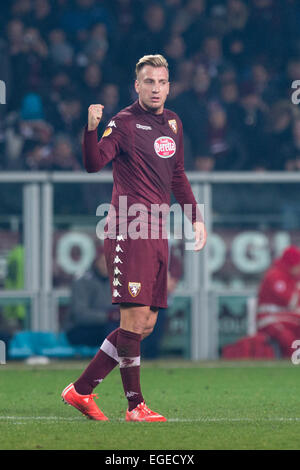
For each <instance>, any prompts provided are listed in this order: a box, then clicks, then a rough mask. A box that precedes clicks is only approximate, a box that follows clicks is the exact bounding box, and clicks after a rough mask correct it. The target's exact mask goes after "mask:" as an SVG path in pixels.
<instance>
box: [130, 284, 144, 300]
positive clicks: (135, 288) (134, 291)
mask: <svg viewBox="0 0 300 470" xmlns="http://www.w3.org/2000/svg"><path fill="white" fill-rule="evenodd" d="M141 287H142V285H141V283H140V282H128V290H129V294H130V295H131V297H136V296H138V295H139V293H140V291H141Z"/></svg>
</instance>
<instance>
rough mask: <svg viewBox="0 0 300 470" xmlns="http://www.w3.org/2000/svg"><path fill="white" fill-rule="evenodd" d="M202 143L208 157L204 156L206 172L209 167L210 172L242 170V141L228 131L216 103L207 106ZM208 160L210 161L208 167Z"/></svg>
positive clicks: (243, 155)
mask: <svg viewBox="0 0 300 470" xmlns="http://www.w3.org/2000/svg"><path fill="white" fill-rule="evenodd" d="M204 141H205V142H206V143H207V147H208V152H209V156H206V160H205V164H206V166H207V170H206V171H208V168H209V166H211V170H212V169H213V170H220V171H228V170H230V169H231V170H242V169H243V168H244V165H245V164H246V158H247V156H246V151H245V148H244V146H243V143H242V139H241V138H240V136H239V135H238V134H237V133H236V132H234V131H233V130H231V129H230V127H229V126H228V121H227V115H226V112H225V110H224V108H223V107H222V106H221V105H220V104H219V103H217V102H213V103H211V104H210V106H209V111H208V126H207V131H206V135H205V139H204ZM208 159H210V164H209V165H208ZM203 163H204V162H203V161H202V164H203ZM198 164H199V163H198ZM198 168H199V167H198Z"/></svg>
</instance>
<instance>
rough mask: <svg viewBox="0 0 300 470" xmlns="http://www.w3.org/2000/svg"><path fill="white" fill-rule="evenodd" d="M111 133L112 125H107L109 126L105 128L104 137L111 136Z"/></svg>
mask: <svg viewBox="0 0 300 470" xmlns="http://www.w3.org/2000/svg"><path fill="white" fill-rule="evenodd" d="M111 133H112V128H111V127H107V128H106V129H105V131H104V132H103V135H102V137H107V136H109V135H110V134H111Z"/></svg>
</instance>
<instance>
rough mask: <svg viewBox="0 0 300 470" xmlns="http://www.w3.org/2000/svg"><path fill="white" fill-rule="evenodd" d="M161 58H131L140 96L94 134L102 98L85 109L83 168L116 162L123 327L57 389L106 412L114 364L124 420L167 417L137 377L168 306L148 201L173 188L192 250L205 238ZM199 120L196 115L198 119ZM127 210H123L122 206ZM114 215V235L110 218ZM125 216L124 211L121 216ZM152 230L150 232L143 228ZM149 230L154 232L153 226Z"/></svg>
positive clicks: (110, 263)
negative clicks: (135, 214) (137, 228)
mask: <svg viewBox="0 0 300 470" xmlns="http://www.w3.org/2000/svg"><path fill="white" fill-rule="evenodd" d="M169 86H170V84H169V71H168V63H167V61H166V59H165V58H164V57H163V56H161V55H159V54H156V55H148V56H144V57H142V58H141V59H140V60H139V61H138V63H137V65H136V80H135V90H136V92H137V94H138V100H137V101H136V102H134V103H133V104H132V105H131V106H128V107H127V108H125V109H123V110H121V111H120V112H119V113H118V114H117V115H116V116H115V117H113V118H112V119H111V121H110V122H109V124H108V126H107V128H106V130H105V131H104V133H103V136H102V138H101V140H100V141H99V142H98V136H97V127H98V125H99V122H100V121H101V118H102V110H103V106H102V105H101V104H93V105H91V106H90V107H89V110H88V124H87V126H86V128H85V131H84V139H83V160H84V165H85V168H86V170H87V171H88V172H97V171H99V170H100V169H101V168H103V167H104V166H105V165H106V164H107V163H108V162H110V161H112V164H113V178H114V186H113V193H112V201H111V206H110V207H111V209H114V211H111V210H110V211H109V213H108V217H107V227H108V230H107V234H108V235H109V236H108V235H107V238H105V240H104V249H105V255H106V261H107V267H108V272H109V277H110V283H111V291H112V303H113V304H115V303H117V304H119V305H120V327H119V328H117V329H116V330H114V331H113V332H112V333H110V334H109V335H108V337H107V338H106V339H105V340H104V342H103V344H102V345H101V347H100V350H99V352H98V353H97V354H96V356H95V357H94V358H93V359H92V361H91V362H90V364H89V365H88V366H87V368H86V369H85V370H84V372H83V373H82V375H81V376H80V377H79V378H78V380H76V382H74V384H73V383H71V384H70V385H69V386H68V387H66V388H65V389H64V391H63V392H62V397H63V400H64V401H65V402H67V403H68V404H70V405H73V406H74V407H75V408H77V409H79V410H80V411H81V412H82V413H84V414H85V415H87V416H88V417H89V418H91V419H96V420H107V419H108V418H107V417H106V416H105V415H104V414H103V413H102V412H101V411H100V409H99V408H98V406H97V405H96V403H95V402H94V400H93V398H94V397H95V396H96V395H95V394H93V393H92V392H93V390H94V388H95V387H96V386H97V385H98V384H99V383H100V382H101V381H102V380H103V379H104V378H105V377H106V376H107V374H108V373H109V372H110V371H111V370H112V369H113V368H114V367H115V366H116V365H117V364H118V365H119V367H120V373H121V378H122V383H123V388H124V393H125V396H126V397H127V400H128V409H127V412H126V420H127V421H150V422H152V421H153V422H154V421H166V418H165V417H163V416H162V415H160V414H158V413H155V412H153V411H151V410H150V409H149V408H148V407H147V405H146V404H145V401H144V398H143V394H142V390H141V384H140V343H141V340H142V339H143V338H145V337H146V336H148V335H149V334H150V333H151V332H152V331H153V328H154V326H155V323H156V319H157V315H158V311H159V308H166V307H167V270H168V240H167V238H166V237H165V236H163V234H162V233H161V232H162V225H163V220H162V219H163V217H161V215H159V216H157V217H153V218H150V220H151V223H150V222H149V217H148V215H149V214H150V213H151V211H152V209H153V206H154V205H155V204H156V205H157V204H158V205H163V204H165V205H166V206H167V207H169V204H170V194H171V192H173V194H174V196H175V198H176V200H177V201H178V202H179V204H180V205H181V207H182V208H183V210H184V208H185V207H184V206H185V205H189V207H191V208H192V211H191V213H190V215H189V218H190V220H191V222H192V224H193V230H194V232H195V248H194V249H195V251H199V250H201V249H202V248H203V247H204V245H205V243H206V237H207V234H206V229H205V225H204V222H203V219H202V217H201V214H200V212H199V209H198V207H197V202H196V200H195V198H194V195H193V193H192V190H191V186H190V184H189V181H188V179H187V177H186V175H185V172H184V150H183V129H182V123H181V121H180V119H179V117H178V116H177V114H175V113H174V112H172V111H170V110H168V109H165V107H164V105H165V101H166V99H167V96H168V93H169ZM195 125H196V123H195ZM121 196H123V197H124V196H126V198H127V206H128V207H130V206H131V205H132V204H136V203H139V204H142V205H143V207H144V208H145V210H144V211H143V210H142V211H141V214H140V218H139V220H140V221H141V226H143V230H144V232H143V237H140V238H136V237H133V236H130V233H129V232H130V230H129V225H128V231H127V225H126V224H127V223H128V221H129V220H131V221H132V217H131V218H130V217H127V215H128V214H129V211H128V214H127V213H126V214H125V213H124V211H123V209H120V206H121V205H120V204H119V203H120V199H121ZM125 212H126V211H125ZM114 214H115V215H116V218H115V224H114V227H115V228H116V229H117V231H116V234H113V235H111V234H110V229H111V227H110V229H109V226H111V224H110V221H111V219H112V216H113V215H114ZM126 217H127V218H126ZM145 229H146V235H149V234H150V236H148V237H146V236H144V235H145ZM150 232H151V233H150Z"/></svg>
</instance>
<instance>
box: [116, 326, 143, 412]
mask: <svg viewBox="0 0 300 470" xmlns="http://www.w3.org/2000/svg"><path fill="white" fill-rule="evenodd" d="M141 338H142V337H141V335H140V334H137V333H133V332H131V331H127V330H123V329H122V328H120V329H119V334H118V338H117V352H118V356H119V366H120V373H121V377H122V382H123V388H124V392H125V396H126V398H127V400H128V409H129V411H131V410H133V409H134V408H135V407H136V406H137V405H138V404H139V403H141V402H142V401H144V399H143V395H142V392H141V385H140V350H141Z"/></svg>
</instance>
